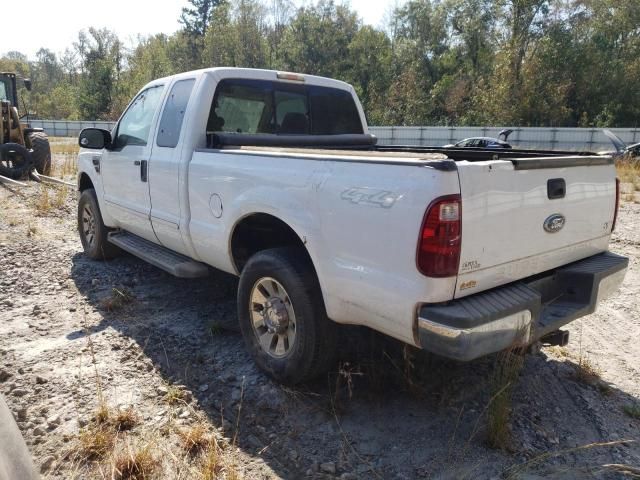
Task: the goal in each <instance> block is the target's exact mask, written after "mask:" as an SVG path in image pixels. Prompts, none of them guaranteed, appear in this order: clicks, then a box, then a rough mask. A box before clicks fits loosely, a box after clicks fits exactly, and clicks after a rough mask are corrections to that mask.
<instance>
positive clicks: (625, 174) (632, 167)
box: [616, 159, 640, 197]
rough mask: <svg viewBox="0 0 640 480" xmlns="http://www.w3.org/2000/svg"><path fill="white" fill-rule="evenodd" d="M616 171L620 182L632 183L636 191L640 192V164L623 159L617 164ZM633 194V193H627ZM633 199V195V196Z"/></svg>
mask: <svg viewBox="0 0 640 480" xmlns="http://www.w3.org/2000/svg"><path fill="white" fill-rule="evenodd" d="M616 171H617V175H618V178H619V179H620V182H622V183H630V184H632V185H633V188H634V190H640V162H636V161H632V160H629V159H622V160H618V161H617V162H616ZM626 193H631V194H632V193H633V192H626ZM631 196H632V197H633V195H631Z"/></svg>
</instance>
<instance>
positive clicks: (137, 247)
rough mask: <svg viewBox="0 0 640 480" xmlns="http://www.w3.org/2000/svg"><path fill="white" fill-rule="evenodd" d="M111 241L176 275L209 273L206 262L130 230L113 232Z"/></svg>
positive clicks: (192, 276) (191, 276)
mask: <svg viewBox="0 0 640 480" xmlns="http://www.w3.org/2000/svg"><path fill="white" fill-rule="evenodd" d="M109 242H111V243H113V244H114V245H116V246H118V247H120V248H121V249H122V250H124V251H126V252H129V253H130V254H132V255H135V256H136V257H139V258H141V259H142V260H144V261H146V262H148V263H150V264H151V265H155V266H156V267H158V268H161V269H162V270H164V271H165V272H168V273H170V274H171V275H174V276H176V277H181V278H198V277H206V276H207V275H208V274H209V267H207V265H205V264H204V263H201V262H196V261H195V260H193V259H191V258H189V257H185V256H184V255H180V254H179V253H176V252H173V251H171V250H169V249H168V248H166V247H163V246H161V245H157V244H155V243H153V242H150V241H149V240H145V239H144V238H141V237H138V236H137V235H134V234H132V233H129V232H124V231H119V232H111V233H110V234H109Z"/></svg>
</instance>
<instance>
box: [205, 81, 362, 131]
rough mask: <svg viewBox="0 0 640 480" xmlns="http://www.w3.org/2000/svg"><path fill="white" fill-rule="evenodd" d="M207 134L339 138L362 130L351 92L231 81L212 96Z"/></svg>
mask: <svg viewBox="0 0 640 480" xmlns="http://www.w3.org/2000/svg"><path fill="white" fill-rule="evenodd" d="M207 132H208V133H212V132H234V133H244V134H252V133H254V134H260V133H270V134H281V135H338V134H358V133H363V129H362V122H361V120H360V115H359V113H358V108H357V107H356V104H355V101H354V99H353V96H352V95H351V93H350V92H348V91H346V90H340V89H338V88H330V87H319V86H315V85H298V84H292V83H285V82H276V81H268V80H249V79H226V80H222V81H221V82H220V83H219V84H218V87H217V89H216V93H215V95H214V97H213V103H212V105H211V110H210V113H209V120H208V122H207Z"/></svg>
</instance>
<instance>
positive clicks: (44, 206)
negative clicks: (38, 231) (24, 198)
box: [35, 185, 51, 215]
mask: <svg viewBox="0 0 640 480" xmlns="http://www.w3.org/2000/svg"><path fill="white" fill-rule="evenodd" d="M35 209H36V213H37V214H38V215H46V214H47V213H49V210H51V199H50V198H49V189H48V188H47V187H45V186H44V185H40V195H39V196H38V198H37V199H36V203H35Z"/></svg>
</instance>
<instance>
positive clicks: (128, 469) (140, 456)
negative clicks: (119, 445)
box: [113, 445, 158, 480]
mask: <svg viewBox="0 0 640 480" xmlns="http://www.w3.org/2000/svg"><path fill="white" fill-rule="evenodd" d="M157 467H158V460H157V459H156V458H155V457H154V456H153V453H152V451H151V447H150V446H149V445H147V446H145V447H143V448H139V449H136V448H132V447H131V446H130V445H128V446H127V449H126V451H124V452H122V453H121V454H119V455H117V456H116V457H115V458H114V460H113V470H114V472H115V475H114V478H117V479H121V480H143V479H146V478H149V477H150V476H151V475H152V474H153V473H154V472H155V470H156V468H157Z"/></svg>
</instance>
